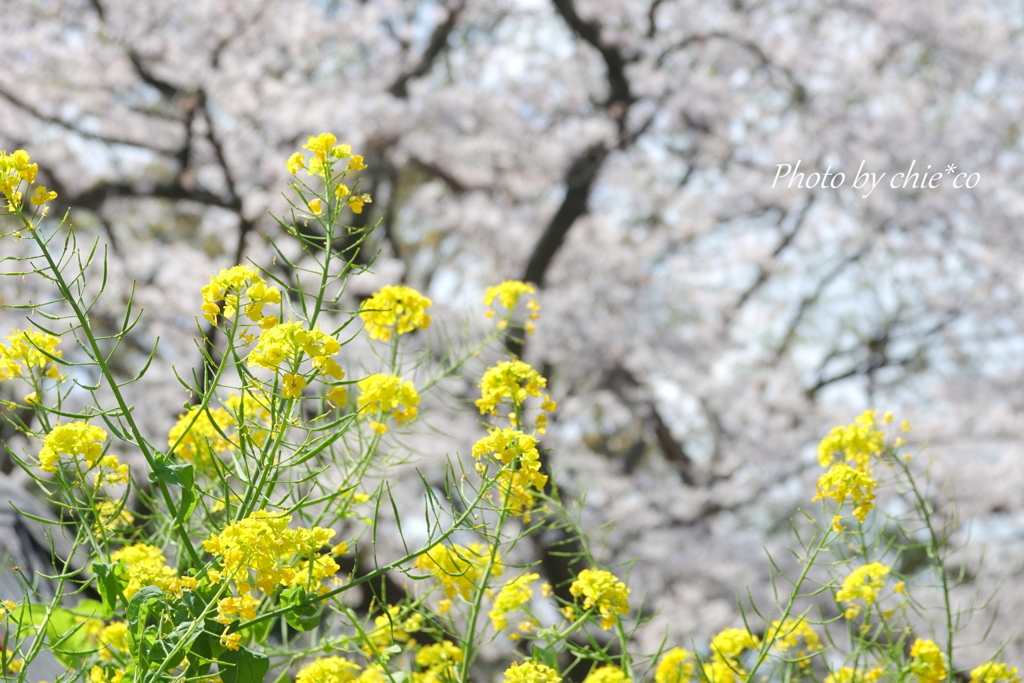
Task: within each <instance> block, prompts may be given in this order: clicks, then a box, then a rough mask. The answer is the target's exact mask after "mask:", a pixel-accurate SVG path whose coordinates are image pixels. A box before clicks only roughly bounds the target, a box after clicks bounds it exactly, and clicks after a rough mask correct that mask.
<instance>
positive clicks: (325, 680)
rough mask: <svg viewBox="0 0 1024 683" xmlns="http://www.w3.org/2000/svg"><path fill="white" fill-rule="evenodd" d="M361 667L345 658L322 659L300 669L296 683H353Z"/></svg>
mask: <svg viewBox="0 0 1024 683" xmlns="http://www.w3.org/2000/svg"><path fill="white" fill-rule="evenodd" d="M358 674H359V665H358V664H356V663H355V662H350V661H349V660H347V659H345V658H344V657H321V658H320V659H316V660H313V661H312V662H310V663H309V664H307V665H306V666H304V667H302V668H301V669H299V675H298V676H297V677H296V679H295V682H296V683H351V682H352V681H354V680H356V677H357V675H358Z"/></svg>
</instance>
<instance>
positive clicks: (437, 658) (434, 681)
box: [412, 640, 466, 683]
mask: <svg viewBox="0 0 1024 683" xmlns="http://www.w3.org/2000/svg"><path fill="white" fill-rule="evenodd" d="M465 658H466V654H465V653H464V652H463V651H462V648H460V647H458V646H457V645H456V644H455V643H453V642H452V641H450V640H444V641H442V642H440V643H434V644H432V645H425V646H424V647H422V648H420V651H419V652H417V653H416V665H417V666H419V667H420V668H421V669H423V671H421V672H419V673H415V674H413V677H412V678H413V681H414V683H443V682H444V681H454V680H456V675H455V667H456V665H457V664H459V663H460V662H462V661H463V660H464V659H465Z"/></svg>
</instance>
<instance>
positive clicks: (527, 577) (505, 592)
mask: <svg viewBox="0 0 1024 683" xmlns="http://www.w3.org/2000/svg"><path fill="white" fill-rule="evenodd" d="M539 578H540V574H523V575H522V576H519V577H517V578H515V579H512V580H511V581H509V582H508V583H506V584H505V587H504V588H502V589H501V591H500V592H499V593H498V597H497V598H495V599H494V607H493V608H491V611H490V612H488V613H487V616H489V617H490V618H491V624H492V625H493V626H494V630H495V631H500V630H502V629H504V628H507V627H508V613H509V612H514V611H515V610H517V609H519V608H520V607H522V606H523V605H525V604H526V603H527V602H529V601H530V598H532V597H533V589H532V588H530V584H531V583H533V582H534V581H536V580H537V579H539Z"/></svg>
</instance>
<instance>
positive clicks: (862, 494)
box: [811, 462, 878, 533]
mask: <svg viewBox="0 0 1024 683" xmlns="http://www.w3.org/2000/svg"><path fill="white" fill-rule="evenodd" d="M877 486H878V482H876V481H875V480H874V478H873V477H872V476H871V470H867V471H865V470H860V469H854V468H853V467H850V466H849V465H847V464H846V463H842V462H838V463H836V464H835V465H832V467H831V469H829V471H828V472H826V473H825V474H823V475H821V476H820V477H819V478H818V491H817V493H816V494H815V495H814V498H812V499H811V500H823V499H825V498H830V499H832V500H834V501H835V502H836V503H838V504H839V505H842V504H843V503H845V502H846V501H847V500H850V501H852V502H853V505H854V507H853V516H854V517H856V518H857V521H859V522H863V521H864V519H865V518H866V517H867V515H868V513H869V512H871V509H872V508H873V507H874V506H875V503H874V500H875V487H877ZM840 520H841V518H840V517H839V516H838V515H837V516H836V517H834V518H833V520H832V528H833V530H834V531H835V532H836V533H840V532H841V531H842V530H843V526H842V524H841V523H840Z"/></svg>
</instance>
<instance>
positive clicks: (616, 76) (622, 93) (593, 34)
mask: <svg viewBox="0 0 1024 683" xmlns="http://www.w3.org/2000/svg"><path fill="white" fill-rule="evenodd" d="M551 2H552V3H553V4H554V6H555V10H556V11H557V12H558V13H559V14H560V15H561V16H562V19H564V20H565V23H566V24H568V25H569V28H571V29H572V30H573V32H574V33H575V34H576V35H578V36H579V37H580V38H582V39H583V40H585V41H586V42H588V43H590V45H591V46H593V48H594V49H595V50H597V51H598V52H600V53H601V57H602V58H603V59H604V65H605V69H606V76H607V78H608V99H607V100H606V102H605V106H606V107H611V106H612V105H613V104H619V105H620V106H621V107H629V105H631V104H632V103H633V102H634V101H635V100H636V97H634V96H633V91H632V89H631V88H630V85H629V79H627V78H626V63H627V62H628V60H627V59H626V57H625V56H624V55H623V54H622V51H621V50H620V49H619V47H618V46H616V45H612V44H610V43H607V42H605V40H604V38H603V37H602V35H601V25H600V24H599V23H598V22H596V21H584V20H583V19H582V18H581V17H580V15H579V14H578V13H577V12H576V5H575V3H574V1H573V0H551ZM624 113H625V112H623V114H624Z"/></svg>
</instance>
